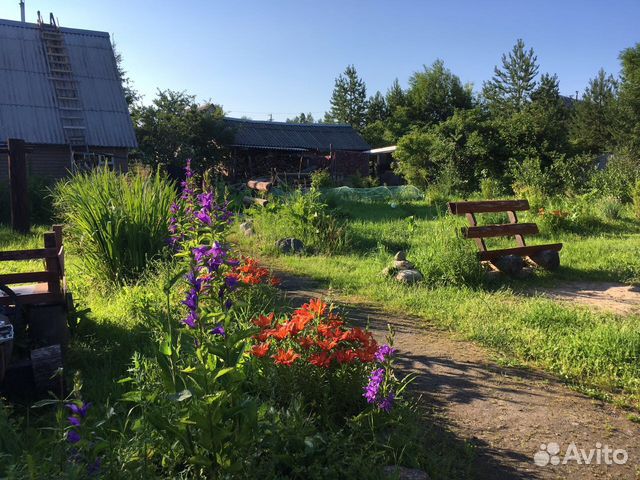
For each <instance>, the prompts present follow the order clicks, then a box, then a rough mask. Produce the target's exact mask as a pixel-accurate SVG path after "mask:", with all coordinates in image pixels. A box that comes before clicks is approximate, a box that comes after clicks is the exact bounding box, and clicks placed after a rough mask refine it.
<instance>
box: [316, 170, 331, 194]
mask: <svg viewBox="0 0 640 480" xmlns="http://www.w3.org/2000/svg"><path fill="white" fill-rule="evenodd" d="M333 187H335V183H334V182H333V178H331V174H330V173H329V171H328V170H316V171H315V172H313V173H312V174H311V188H313V189H314V190H321V189H324V188H333Z"/></svg>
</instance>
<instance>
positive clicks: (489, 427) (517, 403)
mask: <svg viewBox="0 0 640 480" xmlns="http://www.w3.org/2000/svg"><path fill="white" fill-rule="evenodd" d="M282 288H283V289H284V290H285V293H286V295H287V296H288V297H289V299H290V300H291V302H292V303H293V304H294V305H300V304H301V303H303V302H306V301H308V299H309V298H323V299H325V300H327V301H332V302H334V303H335V304H337V305H340V306H341V308H344V309H345V310H346V311H347V312H348V318H350V319H351V320H352V321H353V322H354V323H356V324H360V325H365V324H368V325H369V328H370V329H371V330H372V332H373V333H374V335H375V336H376V338H377V339H378V340H379V341H384V338H385V336H386V334H387V323H389V324H391V325H392V326H393V328H394V329H395V332H396V335H395V346H396V347H397V348H398V349H399V351H400V353H399V358H398V363H399V366H400V368H401V369H402V370H403V372H404V373H405V374H407V373H415V374H417V377H416V380H415V381H414V383H413V384H412V385H413V386H412V388H413V390H414V392H415V393H416V394H418V395H420V401H421V402H422V403H425V404H426V406H427V407H429V408H432V409H433V411H434V413H435V415H434V416H433V418H434V421H444V422H446V423H447V429H448V430H449V431H452V432H453V433H454V434H455V435H456V436H457V437H458V438H459V439H460V440H461V441H463V442H466V443H467V444H468V445H471V446H472V448H473V449H474V450H475V451H476V452H477V455H475V458H474V460H473V462H474V464H473V465H472V468H471V469H470V470H471V471H472V472H473V474H472V475H473V477H474V478H478V479H483V480H484V479H518V478H521V479H525V478H526V479H530V478H535V479H558V478H567V479H591V478H598V479H609V478H611V479H614V478H615V479H618V478H619V479H634V478H638V477H637V476H638V472H639V466H638V462H639V461H640V441H639V440H638V439H639V438H640V425H638V424H637V423H634V422H632V421H631V420H629V417H628V415H629V413H628V412H625V411H623V410H621V409H617V408H615V407H614V406H612V405H610V404H607V403H604V402H601V401H596V400H593V399H591V398H588V397H586V396H584V395H581V394H579V393H577V392H574V391H572V390H570V389H569V388H567V387H566V386H565V385H564V384H562V382H560V381H559V380H558V379H556V378H554V377H553V376H550V375H547V374H544V373H542V372H538V371H535V370H531V369H520V368H508V367H504V366H501V365H499V364H497V363H496V362H494V361H492V360H491V358H492V355H491V354H490V353H489V352H488V351H487V350H485V349H484V348H482V347H480V346H478V345H476V344H474V343H471V342H467V341H460V340H457V339H455V338H453V337H452V334H450V333H448V332H442V331H439V330H436V329H434V328H430V327H428V326H426V327H425V325H424V321H423V320H421V319H419V318H413V317H409V316H398V315H393V314H390V313H388V312H385V311H383V310H382V309H381V308H379V307H377V306H372V305H371V304H367V303H359V302H357V301H354V299H352V298H348V299H347V298H344V297H340V296H339V295H337V294H336V293H335V292H332V291H328V290H326V289H323V288H322V287H321V286H320V285H319V284H317V283H315V282H314V281H313V280H310V279H307V278H301V277H293V276H286V275H285V276H283V283H282ZM437 419H442V420H437ZM550 442H554V443H557V444H559V445H560V449H561V450H560V452H561V454H564V453H565V452H566V449H567V447H568V446H569V445H570V444H571V443H572V442H573V443H575V445H576V446H577V448H578V449H585V451H586V452H587V453H588V451H589V450H591V449H596V448H597V447H598V448H604V445H608V446H610V447H611V448H613V449H624V450H626V452H627V454H628V460H627V462H626V464H624V465H617V464H613V465H605V464H600V465H597V464H594V463H595V460H593V461H592V462H591V464H589V465H585V464H584V462H583V463H582V464H578V463H577V462H575V461H570V462H569V463H567V464H565V465H563V464H559V465H552V464H548V465H546V466H537V465H536V464H535V463H534V455H535V454H536V453H538V452H539V451H540V449H541V445H543V444H544V445H545V446H546V445H547V444H549V443H550ZM433 448H434V449H436V450H437V449H438V446H437V445H434V446H433ZM542 458H544V454H543V455H542ZM594 458H595V457H594ZM434 478H435V477H434Z"/></svg>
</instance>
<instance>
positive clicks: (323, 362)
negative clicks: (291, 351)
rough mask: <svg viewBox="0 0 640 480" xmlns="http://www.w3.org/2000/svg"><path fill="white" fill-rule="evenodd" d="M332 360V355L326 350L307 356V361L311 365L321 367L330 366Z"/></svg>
mask: <svg viewBox="0 0 640 480" xmlns="http://www.w3.org/2000/svg"><path fill="white" fill-rule="evenodd" d="M332 360H333V356H331V355H329V353H327V352H320V353H316V354H315V355H311V356H310V357H309V363H310V364H311V365H315V366H316V367H322V368H329V367H330V366H331V361H332Z"/></svg>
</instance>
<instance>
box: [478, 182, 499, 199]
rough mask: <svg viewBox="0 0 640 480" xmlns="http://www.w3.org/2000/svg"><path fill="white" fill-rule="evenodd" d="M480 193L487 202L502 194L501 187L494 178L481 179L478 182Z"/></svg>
mask: <svg viewBox="0 0 640 480" xmlns="http://www.w3.org/2000/svg"><path fill="white" fill-rule="evenodd" d="M480 193H481V194H482V198H485V199H487V200H491V199H494V198H498V197H499V196H500V194H501V193H502V185H501V184H500V181H499V180H496V179H495V178H483V179H481V180H480Z"/></svg>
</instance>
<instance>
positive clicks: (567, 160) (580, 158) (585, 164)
mask: <svg viewBox="0 0 640 480" xmlns="http://www.w3.org/2000/svg"><path fill="white" fill-rule="evenodd" d="M596 164H597V161H596V158H595V157H594V156H593V155H575V156H573V157H567V156H565V155H560V156H558V158H556V159H555V161H554V162H553V165H552V167H551V170H552V172H553V174H554V175H555V177H556V180H557V182H558V184H559V185H558V187H560V188H561V189H562V190H564V191H565V192H567V193H570V194H578V193H584V192H585V191H586V190H588V188H589V186H590V183H591V178H592V177H593V175H594V174H595V173H596Z"/></svg>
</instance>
